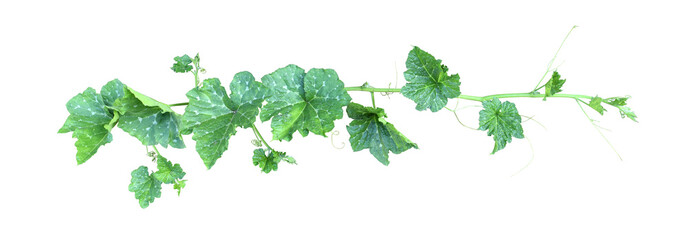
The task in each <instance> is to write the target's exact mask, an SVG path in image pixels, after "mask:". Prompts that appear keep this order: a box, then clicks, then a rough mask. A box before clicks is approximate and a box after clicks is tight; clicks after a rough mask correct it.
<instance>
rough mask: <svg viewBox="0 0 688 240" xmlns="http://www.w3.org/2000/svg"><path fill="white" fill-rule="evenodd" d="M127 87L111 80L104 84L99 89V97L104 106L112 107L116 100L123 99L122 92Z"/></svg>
mask: <svg viewBox="0 0 688 240" xmlns="http://www.w3.org/2000/svg"><path fill="white" fill-rule="evenodd" d="M126 87H127V86H126V85H124V84H123V83H122V82H120V81H119V80H118V79H115V80H112V81H110V82H108V83H107V84H105V85H104V86H103V87H102V88H101V89H100V95H101V96H103V102H104V103H105V106H113V105H114V104H115V101H117V99H119V98H121V97H124V90H125V88H126Z"/></svg>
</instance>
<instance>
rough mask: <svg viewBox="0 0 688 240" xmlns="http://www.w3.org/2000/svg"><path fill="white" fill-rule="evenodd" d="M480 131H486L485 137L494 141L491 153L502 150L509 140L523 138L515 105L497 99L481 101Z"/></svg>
mask: <svg viewBox="0 0 688 240" xmlns="http://www.w3.org/2000/svg"><path fill="white" fill-rule="evenodd" d="M478 129H480V130H483V131H485V130H487V136H492V138H493V139H494V141H495V145H494V148H493V149H492V153H491V154H494V153H496V152H497V151H499V150H502V149H504V147H505V146H506V144H507V143H510V142H511V138H512V137H515V138H523V127H522V126H521V115H519V114H518V110H517V109H516V105H514V104H513V103H511V102H509V101H504V103H502V102H500V101H499V99H497V98H493V99H492V100H486V101H483V110H480V127H479V128H478Z"/></svg>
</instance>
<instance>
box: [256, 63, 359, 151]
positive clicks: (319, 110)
mask: <svg viewBox="0 0 688 240" xmlns="http://www.w3.org/2000/svg"><path fill="white" fill-rule="evenodd" d="M261 80H262V82H263V84H265V86H267V87H268V88H270V89H271V90H272V92H271V96H270V97H269V98H267V99H266V100H267V104H266V105H265V107H263V110H262V112H261V113H260V119H261V121H263V122H265V121H267V120H270V119H272V123H271V127H272V135H273V139H274V140H280V141H281V140H287V141H290V140H291V139H292V135H293V134H294V132H296V131H299V133H300V134H301V136H304V137H305V136H307V135H308V133H309V132H313V133H314V134H317V135H321V136H326V135H325V133H327V132H329V131H331V130H332V129H333V128H334V120H336V119H340V118H342V117H343V115H344V113H343V110H342V107H344V106H346V105H347V104H349V102H350V101H351V97H350V96H349V94H348V93H347V92H346V90H344V83H343V82H342V81H341V80H339V76H337V73H336V72H335V71H334V70H332V69H318V68H313V69H311V70H309V71H308V73H304V70H303V69H302V68H300V67H298V66H296V65H288V66H286V67H283V68H280V69H278V70H276V71H275V72H273V73H270V74H267V75H265V76H263V78H261Z"/></svg>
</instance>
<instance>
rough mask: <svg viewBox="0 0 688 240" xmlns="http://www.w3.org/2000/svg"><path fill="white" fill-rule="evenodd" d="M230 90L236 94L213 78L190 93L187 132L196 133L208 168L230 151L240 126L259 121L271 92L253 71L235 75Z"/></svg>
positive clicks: (200, 150)
mask: <svg viewBox="0 0 688 240" xmlns="http://www.w3.org/2000/svg"><path fill="white" fill-rule="evenodd" d="M230 90H231V91H232V94H231V96H230V97H228V96H227V92H226V91H225V88H224V87H222V86H221V84H220V80H219V79H217V78H212V79H206V80H205V81H204V82H203V86H202V87H196V88H194V89H192V90H191V91H189V92H188V93H187V94H186V97H187V98H188V99H189V106H187V107H186V111H185V112H184V116H183V117H182V125H183V126H184V128H185V130H184V132H193V137H192V138H193V140H195V141H196V151H197V152H198V154H199V155H200V156H201V159H203V163H205V165H206V167H208V169H210V168H211V167H212V166H213V165H214V164H215V162H216V161H217V159H219V158H220V157H221V156H222V153H224V152H225V151H226V150H227V148H228V144H229V138H230V137H231V136H232V135H234V134H236V128H237V127H242V128H249V127H251V125H252V124H253V123H254V122H255V121H256V116H258V113H259V108H260V107H261V106H262V104H263V100H264V99H265V97H266V96H267V94H268V92H269V90H268V89H267V88H266V87H264V86H263V84H261V83H260V82H257V81H255V79H254V78H253V75H251V73H249V72H240V73H237V74H236V75H234V79H233V80H232V83H231V84H230Z"/></svg>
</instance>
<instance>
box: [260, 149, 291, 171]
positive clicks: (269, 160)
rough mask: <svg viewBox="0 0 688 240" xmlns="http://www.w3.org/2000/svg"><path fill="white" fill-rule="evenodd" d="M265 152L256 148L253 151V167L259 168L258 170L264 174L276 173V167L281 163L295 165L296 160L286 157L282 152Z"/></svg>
mask: <svg viewBox="0 0 688 240" xmlns="http://www.w3.org/2000/svg"><path fill="white" fill-rule="evenodd" d="M268 152H269V153H266V152H265V149H262V148H258V149H256V150H253V165H254V166H258V167H260V170H261V171H263V172H264V173H270V172H271V171H277V165H278V164H279V163H280V162H281V161H285V162H287V163H290V164H295V163H296V160H294V158H293V157H291V156H287V154H286V153H284V152H279V151H270V150H268Z"/></svg>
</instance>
